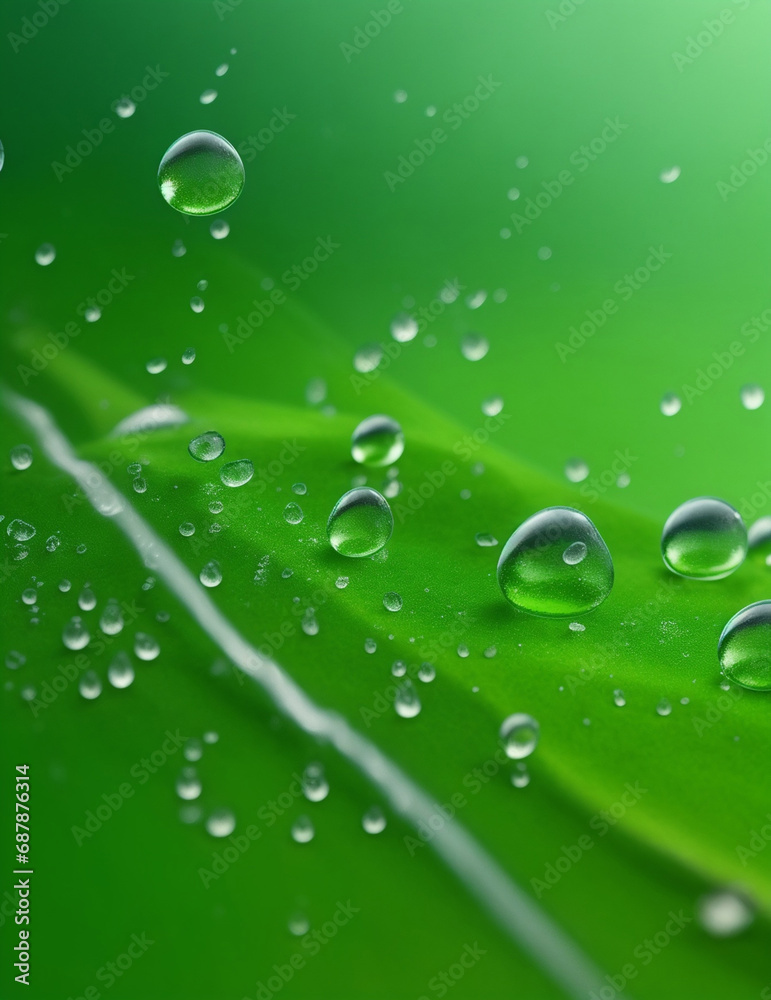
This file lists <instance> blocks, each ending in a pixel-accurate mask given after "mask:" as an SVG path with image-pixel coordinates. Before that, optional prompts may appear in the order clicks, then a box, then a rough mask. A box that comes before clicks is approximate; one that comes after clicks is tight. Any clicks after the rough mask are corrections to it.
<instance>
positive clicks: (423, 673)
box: [418, 663, 436, 684]
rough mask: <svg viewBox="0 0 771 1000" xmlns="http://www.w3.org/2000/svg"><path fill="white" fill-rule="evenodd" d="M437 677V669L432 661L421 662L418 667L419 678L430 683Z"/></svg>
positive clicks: (425, 682)
mask: <svg viewBox="0 0 771 1000" xmlns="http://www.w3.org/2000/svg"><path fill="white" fill-rule="evenodd" d="M435 677H436V670H435V669H434V666H433V664H431V663H421V664H420V667H419V668H418V679H419V680H421V681H423V683H424V684H430V683H431V681H432V680H433V679H434V678H435Z"/></svg>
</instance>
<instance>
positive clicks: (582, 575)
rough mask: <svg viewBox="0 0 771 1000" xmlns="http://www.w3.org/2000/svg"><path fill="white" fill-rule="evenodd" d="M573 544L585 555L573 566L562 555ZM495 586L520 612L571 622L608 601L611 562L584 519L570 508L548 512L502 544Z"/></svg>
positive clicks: (527, 521)
mask: <svg viewBox="0 0 771 1000" xmlns="http://www.w3.org/2000/svg"><path fill="white" fill-rule="evenodd" d="M576 542H580V543H581V544H582V545H583V546H584V547H585V549H586V553H585V555H584V557H583V558H582V559H581V560H580V562H578V563H576V564H573V565H571V564H570V563H569V562H566V560H565V558H564V556H565V553H566V551H567V550H568V549H570V548H571V547H572V546H574V545H575V543H576ZM573 551H577V550H573ZM498 583H499V585H500V588H501V590H502V591H503V595H504V597H506V599H507V600H508V601H510V602H511V603H512V604H513V605H514V606H515V607H517V608H519V609H520V610H522V611H527V612H528V613H530V614H533V615H542V616H544V617H554V618H562V617H572V616H573V615H577V614H583V613H585V612H587V611H592V610H593V609H594V608H596V607H597V606H598V605H600V604H602V602H603V601H604V600H605V598H606V597H607V596H608V594H609V593H610V591H611V588H612V587H613V561H612V559H611V557H610V552H608V548H607V546H606V545H605V542H604V541H603V540H602V538H601V536H600V533H599V532H598V531H597V529H596V528H595V526H594V525H593V524H592V522H591V521H590V520H589V518H588V517H587V516H586V515H585V514H582V513H581V512H580V511H577V510H574V509H573V508H572V507H547V508H546V509H545V510H541V511H539V512H538V513H537V514H533V515H532V517H529V518H528V519H527V520H526V521H525V522H523V523H522V524H521V525H520V526H519V527H518V528H517V530H516V531H515V532H514V533H513V534H512V536H511V537H510V538H509V540H508V541H507V542H506V544H505V545H504V547H503V551H502V552H501V556H500V559H499V560H498Z"/></svg>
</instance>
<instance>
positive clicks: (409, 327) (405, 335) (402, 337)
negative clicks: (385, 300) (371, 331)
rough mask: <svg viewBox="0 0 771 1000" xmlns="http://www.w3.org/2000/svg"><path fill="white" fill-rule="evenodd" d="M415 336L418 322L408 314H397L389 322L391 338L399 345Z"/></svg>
mask: <svg viewBox="0 0 771 1000" xmlns="http://www.w3.org/2000/svg"><path fill="white" fill-rule="evenodd" d="M417 335H418V322H417V320H416V319H414V318H413V317H412V316H410V314H409V313H399V315H398V316H395V317H394V318H393V320H392V321H391V336H392V337H393V338H394V340H396V341H398V342H399V343H400V344H406V343H408V341H410V340H414V339H415V337H416V336H417ZM381 354H382V352H381Z"/></svg>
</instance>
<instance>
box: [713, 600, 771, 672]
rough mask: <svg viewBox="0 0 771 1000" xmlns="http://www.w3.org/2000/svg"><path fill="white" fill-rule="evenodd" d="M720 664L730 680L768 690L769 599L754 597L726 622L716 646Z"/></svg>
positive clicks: (770, 666) (770, 661)
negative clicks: (757, 599)
mask: <svg viewBox="0 0 771 1000" xmlns="http://www.w3.org/2000/svg"><path fill="white" fill-rule="evenodd" d="M717 653H718V659H719V660H720V667H721V669H722V671H723V674H724V675H725V677H727V678H728V680H729V681H733V683H734V684H739V685H740V686H741V687H744V688H750V690H752V691H771V601H757V602H756V603H755V604H750V605H748V606H747V607H746V608H743V609H742V610H741V611H740V612H739V613H738V614H735V615H734V616H733V618H732V619H731V620H730V621H729V622H728V624H727V625H726V627H725V628H724V629H723V632H722V634H721V636H720V640H719V642H718V647H717Z"/></svg>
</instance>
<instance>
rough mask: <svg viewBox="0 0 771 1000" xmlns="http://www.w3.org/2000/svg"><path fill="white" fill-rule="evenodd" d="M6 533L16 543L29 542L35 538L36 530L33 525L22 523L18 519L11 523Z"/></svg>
mask: <svg viewBox="0 0 771 1000" xmlns="http://www.w3.org/2000/svg"><path fill="white" fill-rule="evenodd" d="M6 531H7V533H8V534H9V535H10V536H11V538H13V539H14V541H17V542H28V541H29V540H30V538H34V537H35V531H36V529H35V528H34V527H33V526H32V525H31V524H27V522H26V521H22V520H20V519H19V518H18V517H17V518H16V519H15V520H13V521H11V522H10V524H9V525H8V527H7V528H6Z"/></svg>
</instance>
